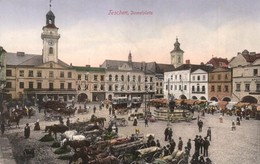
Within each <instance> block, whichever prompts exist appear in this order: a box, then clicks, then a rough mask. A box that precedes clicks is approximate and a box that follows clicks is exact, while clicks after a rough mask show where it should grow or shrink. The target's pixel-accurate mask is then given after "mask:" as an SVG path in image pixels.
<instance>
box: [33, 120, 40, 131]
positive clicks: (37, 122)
mask: <svg viewBox="0 0 260 164" xmlns="http://www.w3.org/2000/svg"><path fill="white" fill-rule="evenodd" d="M33 130H35V131H36V130H41V128H40V120H39V119H38V120H37V121H36V123H35V124H34V129H33Z"/></svg>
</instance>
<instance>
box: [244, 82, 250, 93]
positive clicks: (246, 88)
mask: <svg viewBox="0 0 260 164" xmlns="http://www.w3.org/2000/svg"><path fill="white" fill-rule="evenodd" d="M245 91H246V92H249V91H250V84H245Z"/></svg>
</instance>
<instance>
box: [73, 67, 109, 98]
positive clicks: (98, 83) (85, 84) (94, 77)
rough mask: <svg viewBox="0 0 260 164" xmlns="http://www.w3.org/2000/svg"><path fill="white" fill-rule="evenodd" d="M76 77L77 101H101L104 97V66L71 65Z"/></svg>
mask: <svg viewBox="0 0 260 164" xmlns="http://www.w3.org/2000/svg"><path fill="white" fill-rule="evenodd" d="M73 68H74V69H75V70H76V77H77V83H76V85H77V87H76V90H77V101H79V102H83V101H85V100H89V101H101V100H104V99H105V92H106V90H105V82H106V81H105V75H106V71H105V69H104V68H99V67H90V66H89V65H87V66H85V67H80V66H73Z"/></svg>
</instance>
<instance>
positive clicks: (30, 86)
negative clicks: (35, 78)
mask: <svg viewBox="0 0 260 164" xmlns="http://www.w3.org/2000/svg"><path fill="white" fill-rule="evenodd" d="M29 89H33V82H32V81H29Z"/></svg>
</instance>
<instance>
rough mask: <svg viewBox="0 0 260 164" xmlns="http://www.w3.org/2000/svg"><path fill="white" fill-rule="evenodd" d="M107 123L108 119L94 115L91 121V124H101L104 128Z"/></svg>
mask: <svg viewBox="0 0 260 164" xmlns="http://www.w3.org/2000/svg"><path fill="white" fill-rule="evenodd" d="M105 121H106V118H105V117H97V116H95V115H92V116H91V119H90V122H94V123H96V122H97V123H99V124H100V125H102V126H104V124H105Z"/></svg>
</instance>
